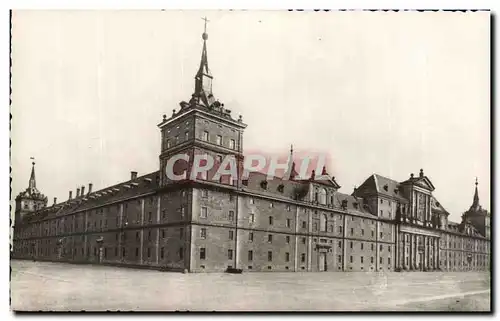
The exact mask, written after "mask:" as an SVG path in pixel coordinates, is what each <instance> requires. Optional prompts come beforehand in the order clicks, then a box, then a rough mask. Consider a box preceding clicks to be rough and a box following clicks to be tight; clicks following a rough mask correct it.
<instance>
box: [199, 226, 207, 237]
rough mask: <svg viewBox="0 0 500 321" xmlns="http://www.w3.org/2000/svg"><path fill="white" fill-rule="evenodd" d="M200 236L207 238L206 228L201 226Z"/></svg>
mask: <svg viewBox="0 0 500 321" xmlns="http://www.w3.org/2000/svg"><path fill="white" fill-rule="evenodd" d="M200 237H201V238H202V239H206V238H207V229H206V228H202V229H201V230H200Z"/></svg>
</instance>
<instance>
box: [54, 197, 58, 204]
mask: <svg viewBox="0 0 500 321" xmlns="http://www.w3.org/2000/svg"><path fill="white" fill-rule="evenodd" d="M56 204H57V197H54V205H56Z"/></svg>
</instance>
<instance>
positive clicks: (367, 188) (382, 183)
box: [356, 174, 408, 202]
mask: <svg viewBox="0 0 500 321" xmlns="http://www.w3.org/2000/svg"><path fill="white" fill-rule="evenodd" d="M399 185H400V184H399V183H398V182H397V181H395V180H392V179H390V178H387V177H384V176H381V175H378V174H373V175H371V176H370V177H368V178H367V179H366V180H365V181H364V182H363V184H361V185H360V186H359V187H358V188H357V189H356V194H358V195H362V194H370V193H373V194H375V193H376V194H380V195H384V196H388V197H392V198H396V199H399V200H400V201H403V202H407V201H408V200H407V199H406V198H404V197H403V196H402V195H401V190H400V189H399Z"/></svg>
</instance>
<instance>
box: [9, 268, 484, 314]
mask: <svg viewBox="0 0 500 321" xmlns="http://www.w3.org/2000/svg"><path fill="white" fill-rule="evenodd" d="M11 308H12V310H15V311H39V310H42V311H81V310H85V311H106V310H109V311H117V310H119V311H490V274H489V273H485V272H411V273H396V272H391V273H362V272H351V273H349V272H346V273H340V272H323V273H307V272H300V273H294V272H289V273H277V272H269V273H258V272H254V273H244V274H222V273H210V274H209V273H207V274H202V273H196V274H181V273H172V272H160V271H154V270H137V269H127V268H116V267H109V266H91V265H74V264H64V263H50V262H32V261H19V260H12V261H11Z"/></svg>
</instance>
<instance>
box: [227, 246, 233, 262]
mask: <svg viewBox="0 0 500 321" xmlns="http://www.w3.org/2000/svg"><path fill="white" fill-rule="evenodd" d="M227 259H228V260H232V259H233V250H231V249H229V250H227Z"/></svg>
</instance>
